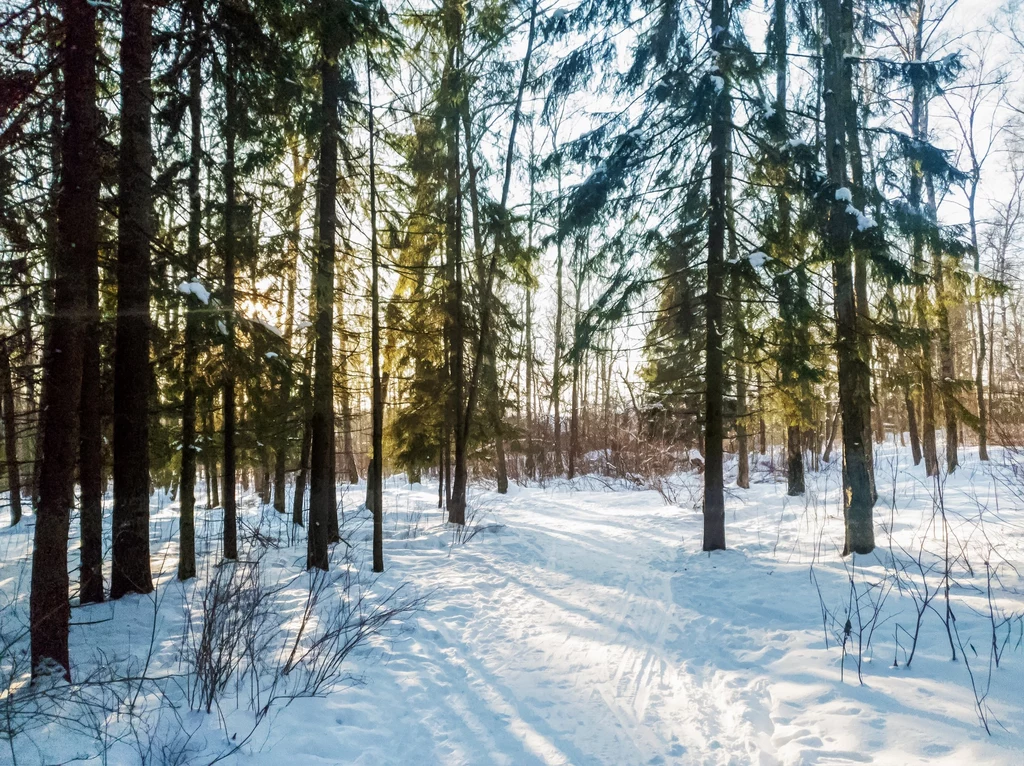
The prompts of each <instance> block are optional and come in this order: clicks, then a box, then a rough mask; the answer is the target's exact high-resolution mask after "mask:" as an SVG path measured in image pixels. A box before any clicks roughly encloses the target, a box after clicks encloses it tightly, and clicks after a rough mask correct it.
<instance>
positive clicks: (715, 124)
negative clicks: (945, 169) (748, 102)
mask: <svg viewBox="0 0 1024 766" xmlns="http://www.w3.org/2000/svg"><path fill="white" fill-rule="evenodd" d="M711 29H712V34H711V50H712V51H714V52H715V54H716V56H717V57H718V62H719V67H722V66H724V65H725V59H726V56H727V54H726V52H725V48H726V47H727V44H728V40H729V31H728V30H729V7H728V3H727V0H712V2H711ZM717 76H719V77H721V78H722V82H723V86H722V88H721V89H720V91H719V93H718V95H717V97H716V98H715V102H714V104H713V105H712V107H711V188H710V200H709V203H710V210H709V214H708V262H707V291H706V296H705V313H706V321H707V338H706V345H705V369H704V453H705V454H704V543H703V549H704V550H705V551H715V550H724V549H725V477H724V473H723V454H722V450H723V447H722V440H723V439H724V437H725V428H724V423H723V420H724V418H723V390H724V389H725V362H724V354H723V350H722V336H723V335H724V333H725V321H724V316H723V309H722V292H723V288H724V276H725V275H724V271H725V264H724V260H725V237H726V229H727V225H728V224H727V220H728V219H727V213H728V211H727V210H726V208H727V199H728V189H727V186H728V178H727V167H728V163H729V145H730V134H731V130H732V99H731V97H730V92H729V76H730V73H729V72H728V71H724V70H723V71H719V72H718V75H717Z"/></svg>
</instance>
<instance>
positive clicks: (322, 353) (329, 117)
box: [306, 19, 341, 571]
mask: <svg viewBox="0 0 1024 766" xmlns="http://www.w3.org/2000/svg"><path fill="white" fill-rule="evenodd" d="M334 27H335V24H334V22H333V19H324V20H323V21H322V30H321V41H320V45H321V50H320V55H321V60H320V77H321V87H322V99H321V113H322V119H323V123H322V125H321V127H320V156H319V167H318V168H317V208H318V226H319V229H318V232H317V241H316V255H317V257H316V275H315V280H316V321H315V323H314V326H315V332H316V341H315V344H316V345H315V349H314V361H313V409H312V417H311V418H310V433H311V453H310V493H309V530H308V540H309V549H308V553H307V556H306V567H307V568H308V569H313V568H316V569H322V570H324V571H326V570H327V569H328V566H329V561H328V550H327V546H328V541H329V539H330V530H329V528H328V527H329V523H330V515H331V507H332V506H335V497H334V486H333V483H332V477H333V474H334V471H333V465H332V463H333V462H334V454H333V450H332V449H331V447H332V442H333V439H332V432H333V430H334V380H333V373H334V363H333V360H334V354H333V346H334V258H335V252H334V251H335V242H336V227H337V210H336V203H337V195H338V129H339V125H338V106H339V103H340V100H341V72H340V70H339V66H338V54H339V51H340V45H339V43H338V39H337V32H336V30H335V29H334Z"/></svg>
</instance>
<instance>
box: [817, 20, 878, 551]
mask: <svg viewBox="0 0 1024 766" xmlns="http://www.w3.org/2000/svg"><path fill="white" fill-rule="evenodd" d="M822 15H823V19H824V29H825V37H824V40H825V43H824V51H823V54H824V55H823V59H824V78H825V82H824V86H825V146H826V147H827V148H826V153H825V156H826V166H827V170H828V181H829V186H830V187H831V189H832V191H833V192H834V197H833V200H832V204H831V208H830V210H829V217H828V221H827V228H826V232H825V235H826V252H827V254H828V256H829V258H830V260H831V261H832V279H833V289H834V296H835V318H836V342H835V346H836V356H837V359H838V363H839V407H840V411H841V413H842V418H843V485H844V486H843V498H844V501H845V502H844V515H845V518H846V544H845V545H844V555H845V554H846V553H849V552H854V553H870V552H871V551H872V550H874V547H875V540H874V526H873V523H872V509H873V507H874V497H873V486H872V481H871V466H870V454H869V452H868V445H867V444H865V433H869V431H868V430H867V429H869V428H870V420H869V421H868V422H867V423H865V422H864V416H865V413H867V414H868V415H870V412H871V405H870V399H871V389H870V385H871V383H870V372H869V370H868V369H867V363H866V361H865V360H864V359H863V358H862V355H861V351H862V347H861V343H860V338H859V334H858V321H859V320H858V315H857V302H856V293H855V286H854V280H853V273H852V267H853V263H852V260H853V259H852V253H851V248H850V238H851V234H852V230H851V221H852V218H851V216H850V214H849V213H847V212H846V207H847V205H848V204H849V201H848V200H847V199H846V198H845V195H842V194H840V193H839V190H840V189H846V188H847V187H846V183H847V181H846V178H847V177H846V125H847V122H846V116H845V114H844V111H845V109H846V108H847V106H848V103H847V101H846V100H845V99H843V98H842V94H843V93H845V92H846V87H847V86H846V83H845V80H846V79H847V78H849V77H850V70H849V66H848V62H847V60H846V58H845V53H846V51H847V50H848V49H849V45H850V42H851V41H850V39H849V35H848V33H847V30H846V29H845V25H844V23H843V14H842V8H841V4H840V0H822ZM865 400H867V404H866V405H865Z"/></svg>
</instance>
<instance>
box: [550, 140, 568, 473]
mask: <svg viewBox="0 0 1024 766" xmlns="http://www.w3.org/2000/svg"><path fill="white" fill-rule="evenodd" d="M552 143H553V144H556V147H557V141H556V140H555V139H552ZM556 150H557V149H556ZM556 172H557V173H558V179H557V180H558V188H557V197H556V201H557V205H556V211H557V217H556V225H557V226H558V231H559V232H561V231H562V161H561V158H559V159H558V161H557V171H556ZM563 270H564V260H563V257H562V237H561V235H559V236H558V237H556V238H555V358H554V360H553V362H552V363H553V365H554V368H553V369H552V371H551V403H552V406H553V407H554V429H555V465H554V469H553V470H552V473H553V474H554V475H555V476H561V475H562V470H563V467H562V352H563V348H562V332H563V321H564V320H563V315H564V306H565V295H564V289H563V283H564V279H563V275H562V272H563Z"/></svg>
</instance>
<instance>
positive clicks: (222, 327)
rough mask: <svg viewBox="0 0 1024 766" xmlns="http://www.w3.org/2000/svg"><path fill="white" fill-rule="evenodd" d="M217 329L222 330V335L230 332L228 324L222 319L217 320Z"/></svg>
mask: <svg viewBox="0 0 1024 766" xmlns="http://www.w3.org/2000/svg"><path fill="white" fill-rule="evenodd" d="M217 329H218V330H219V331H220V334H221V335H227V334H228V326H227V325H226V324H224V320H222V319H218V320H217Z"/></svg>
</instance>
